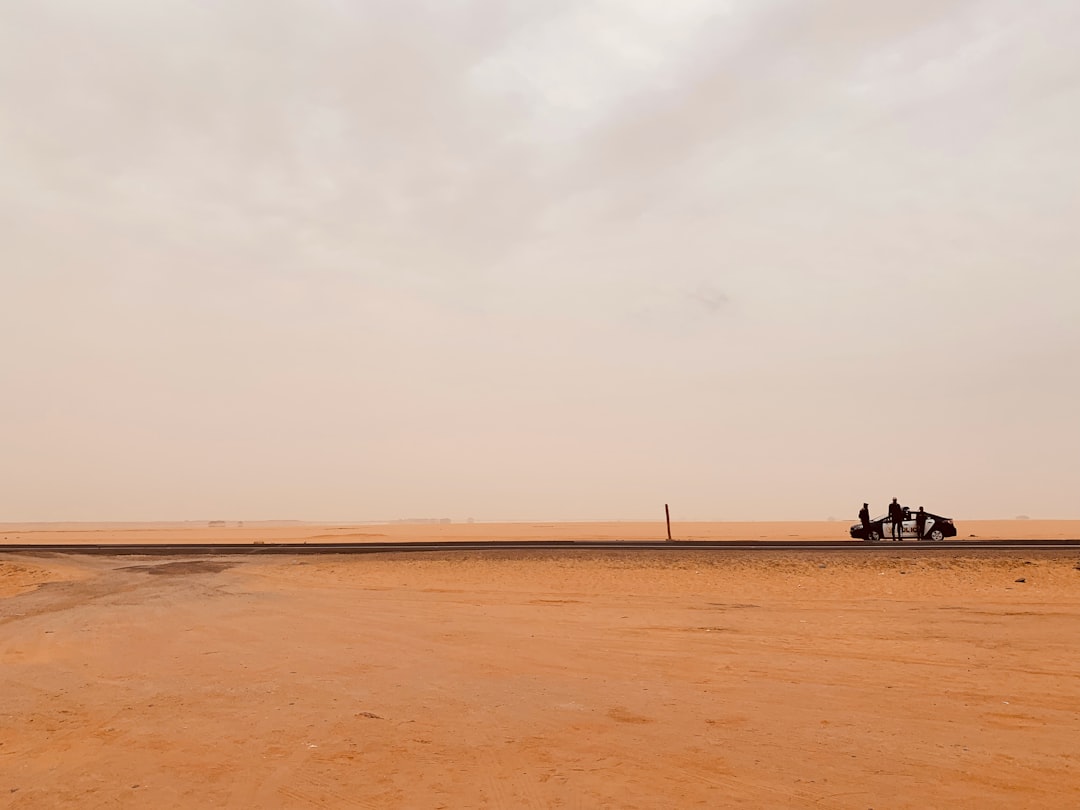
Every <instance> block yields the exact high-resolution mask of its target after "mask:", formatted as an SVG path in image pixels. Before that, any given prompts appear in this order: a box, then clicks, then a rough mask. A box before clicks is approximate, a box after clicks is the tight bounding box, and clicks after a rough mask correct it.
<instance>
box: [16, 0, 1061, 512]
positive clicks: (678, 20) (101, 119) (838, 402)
mask: <svg viewBox="0 0 1080 810" xmlns="http://www.w3.org/2000/svg"><path fill="white" fill-rule="evenodd" d="M1077 43H1080V3H1077V2H1075V0H1024V1H1023V2H1022V1H1021V0H903V2H900V0H897V1H896V2H866V0H727V1H726V2H724V1H723V0H714V1H713V2H705V1H704V0H663V2H660V0H573V1H571V0H518V1H516V2H515V1H514V0H502V1H501V2H500V1H497V0H472V2H467V1H466V0H459V1H455V0H430V1H429V2H412V1H410V0H356V1H355V2H353V1H351V0H213V1H211V0H203V1H202V2H196V0H187V1H186V2H184V1H182V0H154V2H145V1H144V0H94V2H87V1H86V0H66V1H65V0H0V304H2V307H0V381H2V382H0V520H11V521H15V520H152V519H163V520H165V519H212V518H213V519H217V518H223V519H225V518H227V519H252V520H254V519H260V518H266V519H273V518H300V519H312V520H347V519H357V520H364V519H383V518H391V519H392V518H399V517H442V516H446V517H451V518H454V519H463V518H466V517H469V516H472V517H475V518H476V519H477V520H497V519H537V518H541V519H600V518H627V519H640V518H659V517H662V514H663V504H664V503H665V502H670V503H671V504H672V509H673V514H674V515H675V516H676V517H677V518H683V519H691V518H693V519H729V520H737V519H755V518H760V519H789V518H790V519H800V518H810V519H820V518H825V517H828V516H832V515H835V516H843V517H849V516H850V517H852V518H854V514H855V512H856V511H857V510H858V508H859V506H860V505H861V504H862V502H863V501H864V500H869V501H870V503H871V507H872V509H873V511H874V512H875V513H880V512H883V511H884V505H885V503H886V502H887V501H888V499H890V498H891V497H893V496H898V497H899V498H900V499H901V501H902V502H905V503H907V504H909V505H912V506H917V505H920V504H922V505H925V506H926V508H927V509H929V510H930V511H935V512H942V513H945V514H949V515H954V516H957V517H1012V516H1014V515H1017V514H1027V515H1031V516H1032V517H1073V518H1077V517H1080V416H1078V414H1080V201H1078V195H1080V47H1078V46H1077Z"/></svg>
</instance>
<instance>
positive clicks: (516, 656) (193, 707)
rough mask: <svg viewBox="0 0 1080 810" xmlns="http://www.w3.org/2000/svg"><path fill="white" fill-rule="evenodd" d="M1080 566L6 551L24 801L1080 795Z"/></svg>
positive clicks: (595, 801)
mask: <svg viewBox="0 0 1080 810" xmlns="http://www.w3.org/2000/svg"><path fill="white" fill-rule="evenodd" d="M1078 569H1080V555H1078V554H1076V553H1075V552H1071V553H1066V552H1041V553H1031V554H1029V555H1026V556H1016V555H1013V556H1006V555H1000V554H991V553H987V552H971V553H969V554H967V555H961V556H957V555H954V554H950V553H946V552H934V551H913V552H907V553H903V554H896V553H891V552H877V553H868V552H864V551H861V550H859V549H855V550H853V551H851V552H844V553H841V554H837V553H831V554H830V553H824V552H799V553H790V554H783V555H781V554H776V553H770V554H747V553H723V554H713V555H710V554H708V553H704V552H697V553H695V552H677V553H667V552H663V553H636V552H635V553H630V554H625V553H624V554H619V553H611V552H608V553H599V552H597V553H591V552H570V553H562V554H555V553H546V552H494V553H487V554H477V553H460V554H440V555H374V556H364V557H341V558H313V557H304V558H292V557H285V558H274V559H270V560H267V559H265V558H259V559H252V558H216V557H215V558H213V559H209V560H198V559H191V560H163V559H161V558H153V559H146V558H143V559H140V558H123V559H110V558H96V557H95V558H69V557H50V556H47V555H46V556H40V557H34V556H26V555H21V556H15V555H6V556H4V557H0V582H2V583H4V584H3V586H0V587H3V590H2V591H0V597H2V598H0V694H2V696H3V701H2V703H0V806H4V807H12V808H39V807H79V808H83V807H118V808H123V807H154V808H159V807H162V808H169V807H185V808H187V807H191V808H194V807H224V806H229V807H265V808H276V807H289V808H292V807H295V808H307V807H359V808H365V807H366V808H548V807H551V808H559V807H565V808H609V807H610V808H684V807H707V808H725V807H747V808H773V807H776V808H858V810H866V808H875V810H884V808H912V809H913V810H915V809H917V810H925V808H929V807H950V808H972V810H975V809H976V808H977V809H978V810H985V809H987V808H1002V809H1004V808H1009V809H1010V810H1012V809H1013V808H1070V809H1071V808H1076V807H1080V754H1078V753H1077V752H1078V748H1077V745H1076V729H1077V728H1080V666H1078V665H1080V653H1078V652H1077V647H1076V639H1077V638H1080V570H1078ZM1019 579H1023V580H1025V581H1024V582H1017V581H1016V580H1019Z"/></svg>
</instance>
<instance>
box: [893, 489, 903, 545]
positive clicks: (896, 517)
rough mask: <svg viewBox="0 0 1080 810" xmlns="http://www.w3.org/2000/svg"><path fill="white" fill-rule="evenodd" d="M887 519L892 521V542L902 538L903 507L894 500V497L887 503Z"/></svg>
mask: <svg viewBox="0 0 1080 810" xmlns="http://www.w3.org/2000/svg"><path fill="white" fill-rule="evenodd" d="M889 520H891V521H892V539H893V542H894V543H896V542H899V541H900V540H903V539H904V507H902V506H901V505H900V504H899V503H897V502H896V498H893V499H892V503H890V504H889Z"/></svg>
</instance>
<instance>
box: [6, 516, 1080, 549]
mask: <svg viewBox="0 0 1080 810" xmlns="http://www.w3.org/2000/svg"><path fill="white" fill-rule="evenodd" d="M854 522H855V521H854V520H840V521H826V520H821V521H801V522H796V521H790V522H771V523H769V522H756V523H734V522H718V523H680V522H678V521H676V522H675V523H674V524H673V526H672V536H673V537H674V538H675V539H682V540H847V539H850V535H849V534H848V529H849V528H850V527H851V525H852V523H854ZM957 528H958V530H959V536H958V538H957V539H959V540H968V539H973V538H977V539H980V540H994V539H1005V540H1021V539H1027V540H1054V539H1059V540H1071V539H1080V520H964V521H959V520H958V521H957ZM666 536H667V530H666V528H665V526H664V524H663V523H662V522H660V523H641V522H638V523H634V522H630V521H613V522H606V523H605V522H593V523H451V524H448V525H437V524H436V525H431V524H411V523H381V524H353V525H342V524H328V523H321V524H320V523H294V524H288V525H281V524H279V523H263V524H260V523H247V524H245V525H244V526H242V527H237V526H226V527H216V528H215V527H210V526H208V525H207V524H206V523H205V522H204V523H127V524H125V523H95V524H78V523H67V524H34V523H6V524H0V543H64V544H75V543H87V544H91V543H212V542H223V543H253V542H256V541H260V542H266V543H275V542H276V543H285V542H299V543H303V542H311V543H331V542H343V543H362V542H382V541H404V540H460V541H476V540H661V539H663V538H665V537H666Z"/></svg>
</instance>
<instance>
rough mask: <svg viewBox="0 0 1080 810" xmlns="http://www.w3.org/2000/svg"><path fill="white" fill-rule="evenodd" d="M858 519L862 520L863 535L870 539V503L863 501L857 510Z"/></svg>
mask: <svg viewBox="0 0 1080 810" xmlns="http://www.w3.org/2000/svg"><path fill="white" fill-rule="evenodd" d="M859 520H861V521H862V527H863V537H865V538H866V539H867V540H869V539H870V504H868V503H864V504H863V505H862V509H860V510H859Z"/></svg>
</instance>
